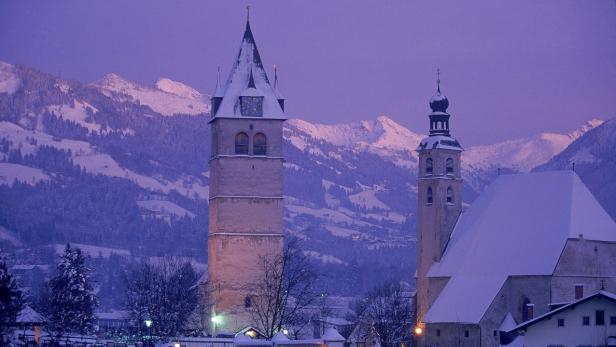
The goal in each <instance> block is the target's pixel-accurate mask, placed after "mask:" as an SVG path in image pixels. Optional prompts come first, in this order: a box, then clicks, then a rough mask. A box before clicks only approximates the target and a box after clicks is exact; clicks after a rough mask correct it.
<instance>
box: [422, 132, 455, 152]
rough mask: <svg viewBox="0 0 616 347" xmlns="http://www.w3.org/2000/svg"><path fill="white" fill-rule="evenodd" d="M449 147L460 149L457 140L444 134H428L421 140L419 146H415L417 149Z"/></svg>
mask: <svg viewBox="0 0 616 347" xmlns="http://www.w3.org/2000/svg"><path fill="white" fill-rule="evenodd" d="M436 148H441V149H451V150H454V151H462V150H463V149H462V146H460V143H459V142H458V140H456V139H454V138H453V137H450V136H445V135H432V136H428V137H426V138H425V139H423V140H421V142H420V143H419V146H418V147H417V150H418V151H423V150H428V149H436Z"/></svg>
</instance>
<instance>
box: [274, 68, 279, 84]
mask: <svg viewBox="0 0 616 347" xmlns="http://www.w3.org/2000/svg"><path fill="white" fill-rule="evenodd" d="M276 88H278V67H277V66H276V64H274V89H276Z"/></svg>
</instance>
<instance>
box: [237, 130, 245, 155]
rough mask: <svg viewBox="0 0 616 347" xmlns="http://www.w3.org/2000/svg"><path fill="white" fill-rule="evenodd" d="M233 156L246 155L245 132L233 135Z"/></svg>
mask: <svg viewBox="0 0 616 347" xmlns="http://www.w3.org/2000/svg"><path fill="white" fill-rule="evenodd" d="M235 154H248V135H246V133H245V132H241V133H238V134H237V135H235Z"/></svg>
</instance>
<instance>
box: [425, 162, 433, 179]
mask: <svg viewBox="0 0 616 347" xmlns="http://www.w3.org/2000/svg"><path fill="white" fill-rule="evenodd" d="M433 172H434V165H433V163H432V158H428V159H426V175H432V173H433Z"/></svg>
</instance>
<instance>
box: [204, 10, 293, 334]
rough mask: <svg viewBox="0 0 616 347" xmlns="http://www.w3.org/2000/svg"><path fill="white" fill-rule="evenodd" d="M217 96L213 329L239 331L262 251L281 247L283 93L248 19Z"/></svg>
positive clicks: (211, 253)
mask: <svg viewBox="0 0 616 347" xmlns="http://www.w3.org/2000/svg"><path fill="white" fill-rule="evenodd" d="M276 80H277V76H276ZM211 101H212V118H211V120H210V122H209V123H210V126H211V133H212V148H211V156H210V197H209V232H208V287H209V288H208V289H209V293H210V304H212V315H213V316H212V317H213V319H212V325H213V329H215V330H216V331H217V332H223V331H224V332H236V331H238V330H240V329H242V328H244V327H246V326H247V325H248V324H250V312H249V310H250V308H251V305H252V297H251V295H252V293H251V291H250V287H251V284H252V283H255V282H257V281H258V280H259V279H261V278H262V268H261V264H260V263H261V259H262V257H263V256H275V255H278V254H281V252H282V247H283V233H282V225H283V224H282V213H283V197H282V179H283V176H282V175H283V166H282V164H283V157H282V155H283V154H282V125H283V123H284V121H285V114H284V110H283V107H284V98H283V97H282V94H281V93H280V92H279V91H278V90H277V85H275V86H272V85H271V84H270V81H269V79H268V78H267V74H266V72H265V69H264V67H263V63H262V61H261V57H260V56H259V51H258V50H257V45H256V43H255V39H254V37H253V34H252V31H251V29H250V22H249V19H247V21H246V29H245V31H244V36H243V38H242V42H241V44H240V50H239V53H238V55H237V58H236V59H235V61H234V63H233V67H232V68H231V71H230V73H229V77H228V78H227V81H226V82H225V83H224V84H221V83H220V80H219V81H218V83H217V85H216V91H215V92H214V94H213V95H212V100H211Z"/></svg>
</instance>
